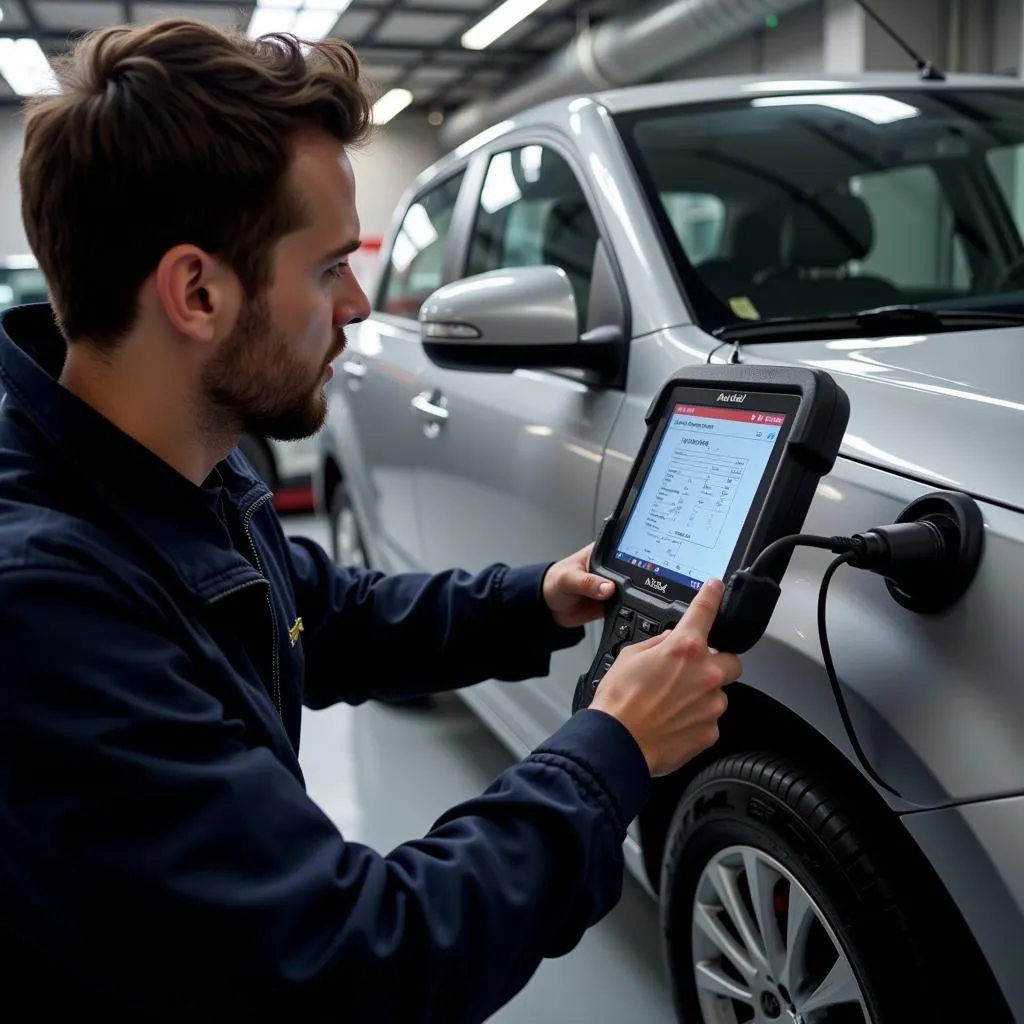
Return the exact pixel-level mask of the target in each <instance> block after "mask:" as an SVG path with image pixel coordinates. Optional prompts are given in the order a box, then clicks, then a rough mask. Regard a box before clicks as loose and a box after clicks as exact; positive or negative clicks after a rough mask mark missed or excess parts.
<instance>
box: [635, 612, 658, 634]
mask: <svg viewBox="0 0 1024 1024" xmlns="http://www.w3.org/2000/svg"><path fill="white" fill-rule="evenodd" d="M658 630H659V626H658V623H657V622H655V621H654V620H653V619H645V618H644V617H643V616H641V617H640V631H641V632H642V633H646V634H647V635H648V636H657V635H658Z"/></svg>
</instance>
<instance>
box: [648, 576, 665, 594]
mask: <svg viewBox="0 0 1024 1024" xmlns="http://www.w3.org/2000/svg"><path fill="white" fill-rule="evenodd" d="M644 586H645V587H650V588H651V590H657V591H658V593H660V594H664V593H665V591H667V590H668V584H667V583H666V582H665V581H664V580H656V579H652V578H651V577H650V576H648V577H647V579H645V580H644Z"/></svg>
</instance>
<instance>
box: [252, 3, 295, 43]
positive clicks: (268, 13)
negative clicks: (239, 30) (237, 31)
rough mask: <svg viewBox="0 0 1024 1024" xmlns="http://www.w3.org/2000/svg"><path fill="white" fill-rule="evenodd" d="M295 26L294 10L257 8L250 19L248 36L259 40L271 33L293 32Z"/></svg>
mask: <svg viewBox="0 0 1024 1024" xmlns="http://www.w3.org/2000/svg"><path fill="white" fill-rule="evenodd" d="M294 24H295V11H294V10H291V9H289V8H287V7H257V8H256V10H254V11H253V12H252V17H251V18H250V19H249V28H248V29H247V30H246V35H247V36H248V37H249V38H250V39H259V37H260V36H265V35H269V34H270V33H271V32H291V30H292V25H294Z"/></svg>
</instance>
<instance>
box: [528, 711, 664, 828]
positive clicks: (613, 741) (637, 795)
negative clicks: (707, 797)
mask: <svg viewBox="0 0 1024 1024" xmlns="http://www.w3.org/2000/svg"><path fill="white" fill-rule="evenodd" d="M552 755H554V756H555V757H557V758H562V759H564V760H566V761H570V762H572V764H573V765H575V766H576V768H577V769H582V770H583V771H584V772H586V773H587V775H589V776H590V778H591V779H592V780H593V781H594V782H595V783H596V784H597V785H596V787H595V788H596V790H597V792H598V794H600V795H599V800H600V802H601V803H602V804H603V805H604V806H605V809H606V810H607V811H608V812H609V814H610V817H611V818H612V821H613V822H614V824H615V827H616V829H617V831H618V832H619V833H620V834H621V836H622V839H623V840H625V838H626V829H627V828H628V827H629V823H630V822H631V821H632V820H633V819H634V818H635V817H636V816H637V814H639V813H640V810H641V808H642V807H643V806H644V804H645V803H646V802H647V798H648V797H649V796H650V792H651V786H652V782H651V773H650V769H649V768H648V767H647V759H646V758H645V757H644V755H643V753H642V752H641V750H640V746H639V744H638V743H637V742H636V740H635V739H633V735H632V733H630V731H629V730H628V729H627V728H626V727H625V726H624V725H623V724H622V723H621V722H620V721H619V720H618V719H617V718H613V717H612V716H611V715H609V714H607V713H606V712H604V711H596V710H594V709H593V708H586V709H584V710H583V711H578V712H577V713H576V714H575V715H573V716H572V718H570V719H569V720H568V721H567V722H566V723H565V724H564V725H562V726H561V727H560V728H559V729H558V730H557V731H556V732H554V733H553V734H552V735H551V736H550V737H549V738H548V739H547V740H546V741H545V742H544V743H543V744H542V745H541V746H539V747H538V748H537V749H536V750H534V751H533V753H532V754H530V755H529V757H528V758H527V760H549V759H550V757H551V756H552Z"/></svg>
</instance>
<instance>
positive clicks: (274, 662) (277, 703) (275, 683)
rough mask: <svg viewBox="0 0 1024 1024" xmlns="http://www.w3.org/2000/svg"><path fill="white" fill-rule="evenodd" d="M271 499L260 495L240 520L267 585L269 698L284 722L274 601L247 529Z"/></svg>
mask: <svg viewBox="0 0 1024 1024" xmlns="http://www.w3.org/2000/svg"><path fill="white" fill-rule="evenodd" d="M272 497H273V495H272V494H270V493H269V492H268V493H267V494H264V495H261V496H260V497H259V498H257V499H256V501H254V502H253V503H252V504H251V505H250V506H249V507H248V508H247V509H246V511H245V516H244V518H243V519H242V525H243V526H244V527H245V535H246V537H247V538H248V539H249V546H250V547H251V548H252V557H253V558H254V559H255V561H256V569H257V571H258V572H259V573H260V575H261V576H262V577H263V580H264V582H265V583H266V584H267V610H268V611H269V612H270V634H271V637H272V639H273V642H274V649H273V651H272V652H271V658H270V671H271V681H272V687H273V689H272V692H271V696H272V698H273V701H274V707H275V708H277V717H278V718H280V719H281V721H284V712H283V711H282V710H281V676H280V667H279V665H278V657H277V654H278V652H277V645H278V634H277V616H276V615H275V614H274V599H273V597H272V596H271V593H270V580H268V579H267V574H266V573H265V572H264V571H263V564H262V563H261V562H260V553H259V551H257V550H256V542H255V541H254V540H253V539H252V532H251V531H250V529H249V524H250V523H251V522H252V517H253V516H254V515H255V514H256V512H257V510H258V509H259V508H260V507H261V506H262V505H263V504H265V503H266V502H268V501H269V500H270V499H271V498H272Z"/></svg>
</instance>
